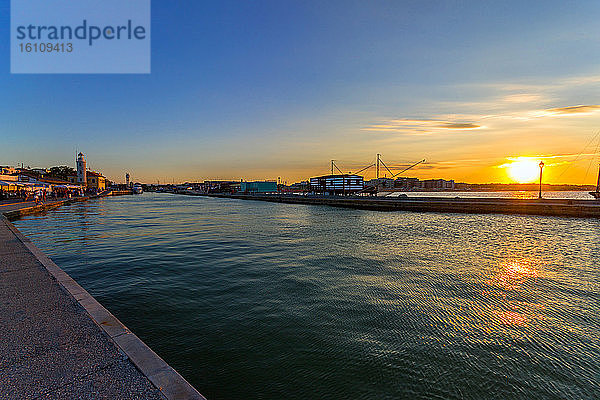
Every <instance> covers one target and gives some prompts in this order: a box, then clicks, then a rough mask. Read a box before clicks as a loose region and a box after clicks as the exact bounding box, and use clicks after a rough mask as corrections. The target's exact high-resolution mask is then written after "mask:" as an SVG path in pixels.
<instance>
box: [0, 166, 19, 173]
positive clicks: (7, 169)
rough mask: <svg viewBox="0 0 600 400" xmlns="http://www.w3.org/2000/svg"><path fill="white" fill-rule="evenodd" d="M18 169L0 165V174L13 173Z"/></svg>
mask: <svg viewBox="0 0 600 400" xmlns="http://www.w3.org/2000/svg"><path fill="white" fill-rule="evenodd" d="M17 172H18V170H17V169H16V168H13V167H8V166H0V175H13V174H16V173H17Z"/></svg>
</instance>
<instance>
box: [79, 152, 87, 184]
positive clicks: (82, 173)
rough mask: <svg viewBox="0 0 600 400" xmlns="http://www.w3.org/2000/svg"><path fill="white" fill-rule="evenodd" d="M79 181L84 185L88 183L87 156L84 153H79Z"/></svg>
mask: <svg viewBox="0 0 600 400" xmlns="http://www.w3.org/2000/svg"><path fill="white" fill-rule="evenodd" d="M77 183H78V184H80V185H83V186H85V185H86V184H87V175H86V172H85V157H84V156H83V153H79V154H77Z"/></svg>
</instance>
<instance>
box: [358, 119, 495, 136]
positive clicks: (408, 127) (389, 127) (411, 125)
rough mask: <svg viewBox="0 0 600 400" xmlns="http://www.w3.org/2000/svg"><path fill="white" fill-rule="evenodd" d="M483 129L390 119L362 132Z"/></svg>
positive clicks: (473, 125)
mask: <svg viewBox="0 0 600 400" xmlns="http://www.w3.org/2000/svg"><path fill="white" fill-rule="evenodd" d="M480 128H483V127H482V126H481V125H478V124H476V123H473V122H465V121H447V120H439V119H392V120H388V121H385V122H383V123H379V124H372V125H369V126H367V127H365V128H363V130H365V131H376V132H402V133H407V134H431V133H434V132H442V131H445V130H471V129H480Z"/></svg>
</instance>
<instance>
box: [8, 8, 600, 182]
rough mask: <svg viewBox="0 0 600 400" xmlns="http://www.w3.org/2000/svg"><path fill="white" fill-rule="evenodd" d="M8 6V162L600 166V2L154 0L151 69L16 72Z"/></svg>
mask: <svg viewBox="0 0 600 400" xmlns="http://www.w3.org/2000/svg"><path fill="white" fill-rule="evenodd" d="M9 3H10V2H9V1H8V0H0V35H1V36H2V40H1V42H0V43H2V44H1V45H0V48H1V49H2V51H0V68H1V70H0V165H15V164H17V163H18V164H20V163H21V162H23V163H24V164H25V165H30V166H32V167H40V166H53V165H64V164H70V165H74V155H75V152H76V151H77V150H79V151H83V152H84V153H85V154H86V156H87V159H88V165H89V166H90V167H91V168H92V169H95V170H99V171H101V172H103V173H104V174H105V175H106V176H107V177H109V178H111V179H113V180H115V181H117V182H120V181H123V180H124V174H125V172H130V173H131V174H132V176H133V177H134V179H135V180H137V181H143V182H148V183H150V182H156V181H157V180H160V181H161V182H165V181H169V182H170V181H172V180H174V181H186V180H187V181H195V180H204V179H240V178H243V179H277V177H281V178H282V179H283V180H285V181H288V183H291V182H294V181H299V180H305V179H307V178H308V177H310V176H314V175H318V174H323V173H327V172H328V170H329V165H330V160H331V159H335V160H337V165H338V166H339V167H340V168H341V169H342V170H344V171H356V170H358V169H360V168H361V167H363V166H366V165H368V164H370V163H372V162H374V160H375V155H376V153H381V154H382V158H383V160H384V161H385V162H386V164H387V165H388V166H390V167H392V166H396V167H400V166H401V165H410V164H412V163H414V162H416V161H418V160H420V159H423V158H425V159H426V160H427V162H426V163H425V164H422V165H420V166H419V167H418V168H415V169H414V170H412V171H410V173H407V174H405V176H414V177H419V178H446V179H454V180H456V181H461V182H511V181H515V180H518V179H516V178H515V176H514V173H513V175H511V174H510V172H511V164H512V163H514V162H522V163H523V162H524V161H525V163H524V164H523V165H533V167H534V169H535V166H537V164H538V163H539V161H540V160H543V161H544V163H545V164H546V168H545V169H544V177H545V178H544V180H545V181H546V182H548V183H574V184H583V183H587V184H591V183H595V180H596V177H597V173H598V163H599V161H600V157H599V156H598V153H600V147H599V144H600V135H597V134H598V133H599V132H600V98H599V95H600V23H599V22H598V21H599V18H598V17H599V16H600V2H598V1H578V2H564V1H545V2H523V1H502V2H500V1H472V2H468V1H431V2H429V1H423V0H417V1H368V2H367V1H350V0H347V1H326V2H324V1H256V2H255V1H239V2H227V1H214V2H202V1H177V2H173V1H158V0H155V1H153V2H152V73H151V74H149V75H11V74H10V59H9V51H8V46H9V37H10V32H9V26H10V18H9ZM107 62H110V60H107ZM527 157H530V159H529V158H527ZM513 169H514V168H513ZM373 172H374V171H373ZM373 172H370V173H368V174H367V178H369V177H371V176H372V174H373ZM513 172H514V171H513ZM533 180H535V179H533Z"/></svg>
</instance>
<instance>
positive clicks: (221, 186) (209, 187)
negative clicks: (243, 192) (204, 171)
mask: <svg viewBox="0 0 600 400" xmlns="http://www.w3.org/2000/svg"><path fill="white" fill-rule="evenodd" d="M204 190H205V191H206V192H207V193H208V192H214V193H233V192H239V191H240V182H239V181H204Z"/></svg>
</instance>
